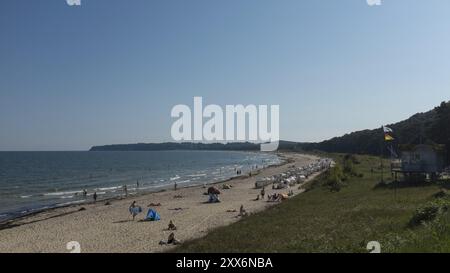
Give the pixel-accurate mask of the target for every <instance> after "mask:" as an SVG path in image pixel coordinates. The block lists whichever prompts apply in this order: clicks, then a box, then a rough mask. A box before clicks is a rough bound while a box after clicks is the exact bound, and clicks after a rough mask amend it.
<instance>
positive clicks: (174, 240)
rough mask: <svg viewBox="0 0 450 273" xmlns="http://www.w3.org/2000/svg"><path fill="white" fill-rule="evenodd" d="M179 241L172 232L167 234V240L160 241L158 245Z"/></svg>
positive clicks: (174, 243) (177, 243)
mask: <svg viewBox="0 0 450 273" xmlns="http://www.w3.org/2000/svg"><path fill="white" fill-rule="evenodd" d="M180 243H181V242H180V241H178V240H177V239H175V234H174V233H173V232H172V233H170V234H169V238H167V241H160V242H159V244H160V245H179V244H180Z"/></svg>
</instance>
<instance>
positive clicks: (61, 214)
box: [0, 153, 318, 252]
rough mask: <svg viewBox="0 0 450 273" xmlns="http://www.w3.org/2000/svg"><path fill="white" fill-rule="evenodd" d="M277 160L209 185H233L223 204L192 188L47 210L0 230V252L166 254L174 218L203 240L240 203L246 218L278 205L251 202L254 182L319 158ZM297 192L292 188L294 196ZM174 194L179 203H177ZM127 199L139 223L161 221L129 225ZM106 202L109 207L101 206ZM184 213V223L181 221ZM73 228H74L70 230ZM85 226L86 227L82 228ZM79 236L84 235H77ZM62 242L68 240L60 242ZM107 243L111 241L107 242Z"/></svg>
mask: <svg viewBox="0 0 450 273" xmlns="http://www.w3.org/2000/svg"><path fill="white" fill-rule="evenodd" d="M278 156H279V157H280V159H281V163H279V164H274V165H271V166H267V167H265V168H264V169H260V170H258V171H257V173H256V174H253V175H252V176H248V174H247V175H241V176H237V177H232V178H229V179H225V180H223V181H216V182H212V183H207V185H208V186H212V185H219V184H224V183H227V184H231V185H233V188H232V189H231V190H222V189H220V190H221V191H222V194H221V195H220V198H221V199H223V201H222V202H221V203H216V204H205V203H204V201H206V199H207V197H205V196H204V195H203V192H204V191H205V189H204V186H201V185H192V186H186V187H183V188H178V189H177V190H176V191H175V190H173V189H172V190H169V189H164V190H161V191H158V192H150V193H149V192H147V193H142V194H137V195H132V196H128V197H115V198H108V199H102V200H98V201H97V202H96V203H93V202H91V203H88V204H86V203H84V204H75V205H69V206H67V207H58V208H51V209H48V210H45V211H41V212H38V213H35V214H33V215H27V216H24V217H20V218H16V219H14V220H11V221H8V222H7V223H6V224H3V226H1V227H0V237H1V238H3V239H0V252H68V251H67V250H66V249H65V243H67V242H69V241H74V240H75V241H77V239H78V240H79V241H80V244H81V245H82V249H85V250H84V251H85V252H163V251H166V250H169V249H171V247H172V246H159V245H158V242H159V241H160V240H164V239H167V232H168V231H167V230H165V229H164V227H166V226H167V223H168V221H169V220H172V219H173V220H174V222H175V224H176V225H177V226H179V227H180V229H179V230H180V232H178V231H177V232H175V233H176V234H177V237H178V238H180V239H181V240H182V241H185V240H190V239H194V238H198V237H201V236H202V235H204V234H205V233H206V232H207V231H208V230H210V229H211V228H216V227H219V226H223V225H228V224H230V223H232V222H235V221H237V220H239V217H236V215H231V213H230V212H229V211H232V210H234V211H236V210H238V209H239V206H240V205H241V204H245V208H246V210H247V211H248V212H249V213H255V212H258V211H261V210H264V209H265V208H266V207H269V206H272V205H275V204H276V203H269V202H266V201H258V202H256V201H253V199H254V198H255V197H256V195H257V194H258V193H259V191H260V190H257V189H255V188H254V182H255V181H256V179H257V178H261V177H264V176H269V175H271V174H276V173H281V172H283V171H286V170H287V169H288V167H289V165H292V164H294V165H296V166H304V165H307V164H309V163H311V162H314V161H315V160H317V159H318V157H316V156H312V155H303V154H297V153H279V154H278ZM313 177H314V176H312V177H310V179H308V180H307V181H306V182H304V183H307V182H308V181H310V180H311V179H313ZM267 192H268V193H270V192H282V190H267ZM301 192H302V191H301V190H299V189H297V187H295V192H294V194H295V195H296V194H298V193H301ZM175 193H176V194H177V195H179V196H182V198H175V197H176V196H174V194H175ZM230 193H232V194H230ZM252 198H253V199H252ZM131 200H136V201H137V202H138V205H140V206H142V208H143V210H144V213H141V214H140V215H138V219H141V218H142V217H144V216H145V214H146V213H145V212H146V211H147V209H149V208H154V209H156V210H157V211H158V212H159V213H160V215H161V216H162V220H161V221H158V222H138V221H137V220H136V221H134V222H133V221H131V219H130V216H129V213H128V211H127V209H128V206H129V203H131ZM150 202H152V203H158V202H160V203H161V204H162V205H161V206H148V205H147V203H150ZM105 203H110V204H109V205H105ZM82 208H83V209H82ZM102 213H107V214H108V217H106V216H105V219H103V217H102ZM214 213H216V214H217V215H215V214H214ZM109 214H110V215H109ZM183 214H185V215H184V216H185V217H186V219H183ZM234 214H235V213H234ZM230 216H232V217H230ZM99 218H100V219H99ZM120 219H121V220H120ZM199 220H200V222H199ZM121 225H124V226H127V228H124V229H122V228H119V230H120V232H117V230H116V229H117V228H118V227H119V226H121ZM74 226H77V227H76V228H74ZM85 226H87V227H90V228H88V229H87V230H86V229H83V227H85ZM145 226H148V227H145ZM183 226H184V227H187V226H190V228H189V229H187V230H186V229H185V228H183ZM105 232H106V234H108V235H105V238H102V239H99V236H103V235H104V234H103V233H105ZM146 232H150V233H151V234H152V236H151V237H152V238H153V239H152V240H151V242H148V244H147V243H145V244H140V243H136V244H137V245H134V244H133V242H135V240H138V238H140V237H145V236H146ZM55 233H56V234H57V235H58V236H56V238H58V239H59V240H56V241H58V243H56V242H54V241H55V240H54V238H53V237H54V236H55ZM82 234H83V236H80V235H82ZM64 237H65V238H66V239H62V238H64ZM73 237H75V238H73ZM25 238H28V240H26V239H25ZM134 238H135V239H134ZM96 239H97V240H99V241H98V242H97V243H95V242H92V240H96ZM23 240H26V241H23ZM105 240H106V241H107V242H108V241H110V240H111V241H112V242H110V243H107V242H105ZM121 241H123V242H124V243H125V242H126V246H121V244H120V243H118V242H121ZM64 242H65V243H64Z"/></svg>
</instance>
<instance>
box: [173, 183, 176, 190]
mask: <svg viewBox="0 0 450 273" xmlns="http://www.w3.org/2000/svg"><path fill="white" fill-rule="evenodd" d="M173 188H174V190H177V182H175V184H174V185H173Z"/></svg>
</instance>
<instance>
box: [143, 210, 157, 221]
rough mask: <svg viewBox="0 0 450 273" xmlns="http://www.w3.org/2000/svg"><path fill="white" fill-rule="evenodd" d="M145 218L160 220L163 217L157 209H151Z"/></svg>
mask: <svg viewBox="0 0 450 273" xmlns="http://www.w3.org/2000/svg"><path fill="white" fill-rule="evenodd" d="M145 220H146V221H159V220H161V217H160V216H159V214H158V213H157V212H156V211H155V210H153V209H149V210H148V212H147V217H146V218H145Z"/></svg>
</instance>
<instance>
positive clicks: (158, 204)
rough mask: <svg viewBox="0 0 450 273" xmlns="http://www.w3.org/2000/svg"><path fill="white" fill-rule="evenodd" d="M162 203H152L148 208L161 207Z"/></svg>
mask: <svg viewBox="0 0 450 273" xmlns="http://www.w3.org/2000/svg"><path fill="white" fill-rule="evenodd" d="M160 206H161V203H150V204H148V205H147V207H160Z"/></svg>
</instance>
